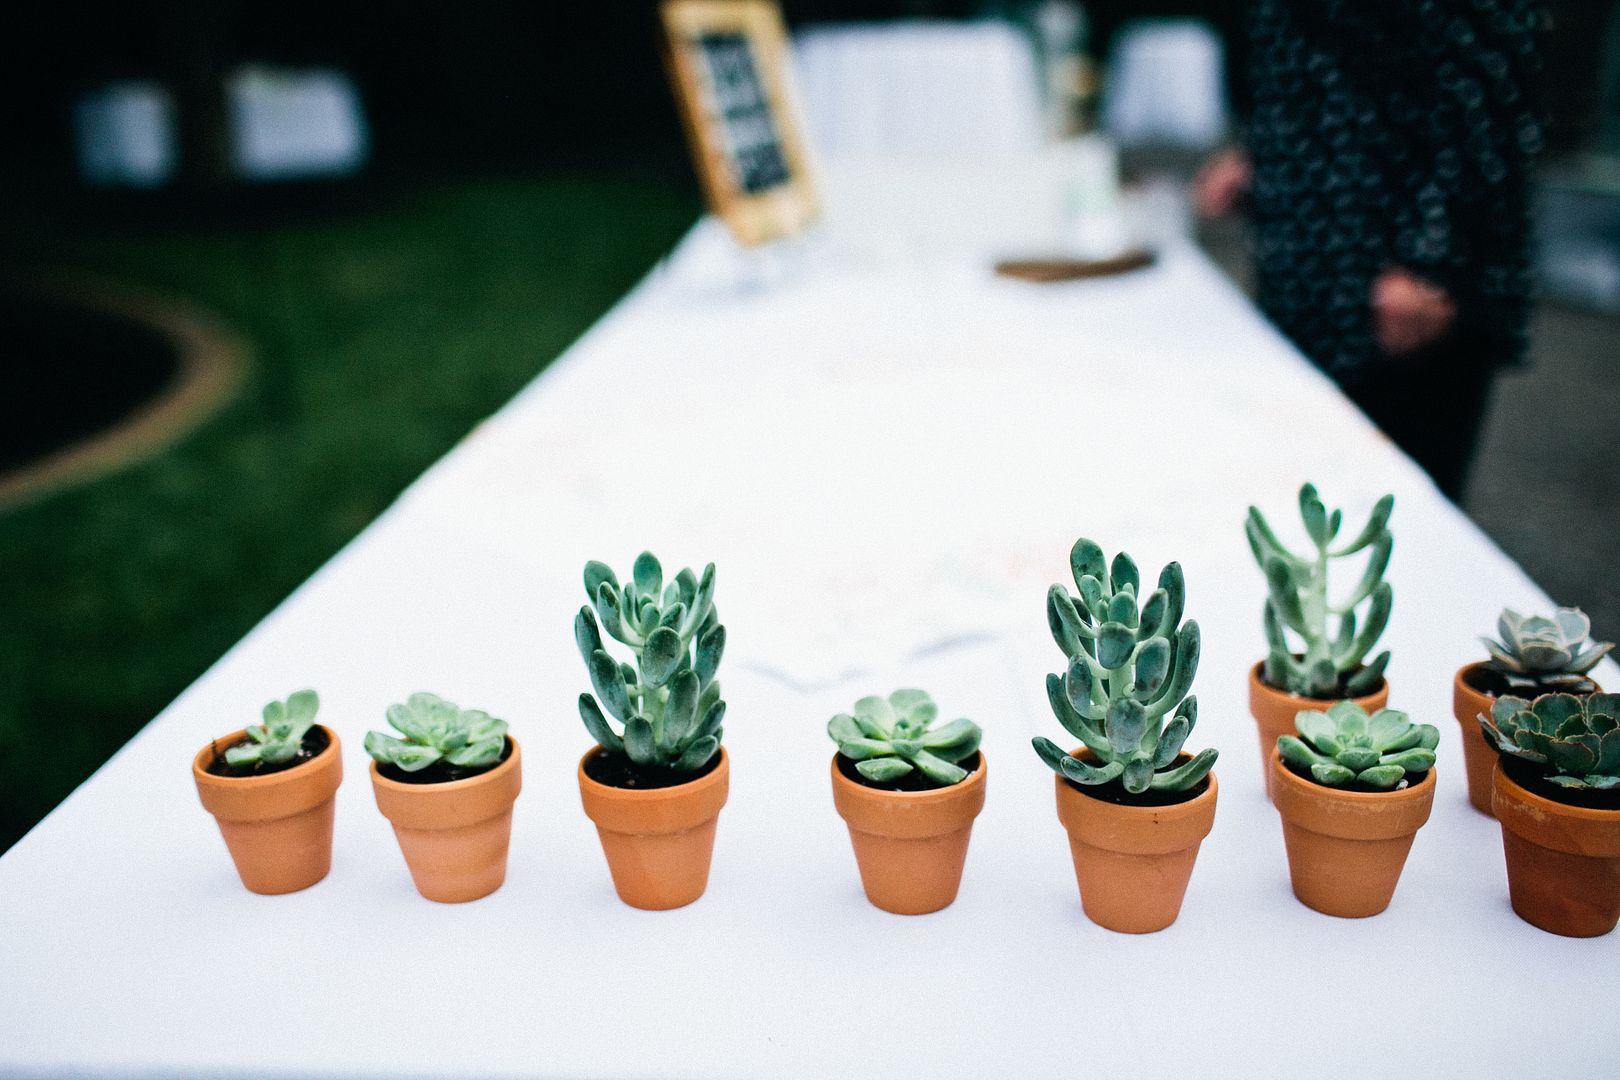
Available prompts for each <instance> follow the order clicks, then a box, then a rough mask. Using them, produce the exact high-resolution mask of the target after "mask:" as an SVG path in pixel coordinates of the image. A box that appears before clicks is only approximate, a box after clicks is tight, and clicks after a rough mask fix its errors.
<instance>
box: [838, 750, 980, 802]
mask: <svg viewBox="0 0 1620 1080" xmlns="http://www.w3.org/2000/svg"><path fill="white" fill-rule="evenodd" d="M974 753H976V754H978V755H979V767H978V768H977V769H974V770H973V771H972V772H970V773H968V774H967V775H966V776H965V777H963V778H962V779H961V780H959V781H957V782H956V783H954V784H946V785H945V786H944V787H937V788H929V789H928V790H927V791H888V790H886V789H884V788H875V787H868V786H867V785H865V784H860V783H856V782H855V781H854V780H851V779H850V778H849V777H847V776H845V775H844V770H842V769H840V768H839V767H838V759H839V758H841V757H843V756H844V755H843V752H842V751H839V750H834V751H833V756H832V774H833V783H835V784H837V785H838V786H840V787H843V788H845V789H846V790H849V791H851V793H853V794H855V795H857V796H866V795H871V796H875V797H877V798H889V797H894V798H897V799H899V800H900V801H901V802H906V803H911V804H913V805H916V804H920V803H928V802H947V801H949V800H950V799H951V798H952V797H953V796H954V797H958V798H959V797H961V796H962V795H963V793H964V792H968V791H971V790H972V789H973V788H975V787H982V786H984V776H985V773H986V772H987V771H988V770H989V768H990V758H989V756H988V755H987V754H985V752H984V751H983V750H975V751H974Z"/></svg>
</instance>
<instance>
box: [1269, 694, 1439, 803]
mask: <svg viewBox="0 0 1620 1080" xmlns="http://www.w3.org/2000/svg"><path fill="white" fill-rule="evenodd" d="M1294 727H1295V728H1296V729H1298V731H1299V735H1298V737H1295V736H1293V735H1283V736H1281V737H1280V738H1279V739H1278V740H1277V751H1278V752H1279V753H1280V754H1281V755H1282V759H1283V760H1284V761H1286V762H1287V763H1288V764H1290V765H1292V766H1294V767H1295V768H1296V769H1299V770H1301V771H1303V772H1307V773H1309V774H1310V775H1311V778H1312V779H1313V780H1315V781H1316V782H1317V783H1318V784H1322V785H1325V786H1327V787H1349V786H1350V785H1351V784H1358V783H1359V784H1365V785H1366V786H1367V787H1370V788H1375V789H1377V790H1379V791H1393V790H1396V789H1398V788H1404V787H1406V786H1407V784H1408V783H1409V781H1408V779H1407V777H1408V776H1409V775H1411V774H1414V773H1426V772H1428V771H1429V770H1430V769H1432V768H1434V749H1435V747H1437V746H1439V745H1440V730H1439V729H1438V728H1436V727H1435V726H1434V725H1433V724H1414V723H1412V721H1411V719H1410V718H1409V717H1408V716H1407V715H1406V714H1405V713H1403V712H1401V711H1399V710H1397V709H1379V710H1378V711H1377V712H1375V713H1373V714H1372V715H1371V716H1368V715H1367V712H1366V710H1365V709H1363V708H1362V707H1361V706H1359V705H1357V704H1356V703H1355V702H1353V701H1340V702H1336V703H1334V705H1333V707H1332V708H1330V709H1328V710H1327V712H1301V713H1300V714H1299V715H1298V716H1297V717H1295V718H1294Z"/></svg>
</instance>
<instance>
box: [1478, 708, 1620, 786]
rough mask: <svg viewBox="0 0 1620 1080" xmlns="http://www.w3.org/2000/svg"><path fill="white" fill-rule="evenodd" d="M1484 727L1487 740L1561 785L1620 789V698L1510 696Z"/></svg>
mask: <svg viewBox="0 0 1620 1080" xmlns="http://www.w3.org/2000/svg"><path fill="white" fill-rule="evenodd" d="M1479 723H1480V727H1481V729H1483V730H1484V732H1485V740H1486V741H1487V742H1489V743H1492V744H1494V745H1495V746H1497V747H1498V748H1499V749H1500V750H1501V751H1502V753H1504V754H1507V755H1509V756H1511V757H1516V758H1519V759H1521V760H1524V761H1528V762H1530V763H1532V764H1534V765H1539V766H1541V767H1542V769H1544V770H1545V771H1546V779H1547V780H1548V781H1550V782H1551V783H1554V784H1557V785H1558V786H1559V787H1566V788H1590V789H1593V790H1598V791H1608V790H1612V789H1615V788H1620V694H1589V695H1587V696H1586V697H1576V696H1575V695H1574V694H1543V695H1541V696H1540V697H1538V698H1536V699H1535V700H1534V701H1529V700H1526V699H1525V698H1522V697H1514V696H1512V695H1508V696H1505V697H1499V698H1497V699H1496V702H1495V703H1494V704H1493V705H1492V706H1491V714H1490V715H1489V716H1484V715H1481V716H1480V718H1479Z"/></svg>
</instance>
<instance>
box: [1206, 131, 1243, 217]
mask: <svg viewBox="0 0 1620 1080" xmlns="http://www.w3.org/2000/svg"><path fill="white" fill-rule="evenodd" d="M1253 173H1254V170H1253V168H1252V167H1251V166H1250V165H1249V158H1248V155H1247V154H1245V153H1244V152H1243V151H1242V150H1238V149H1235V148H1232V149H1227V150H1222V151H1220V152H1218V153H1216V154H1214V155H1213V156H1211V157H1210V159H1209V160H1208V161H1206V162H1204V164H1203V167H1202V168H1200V169H1199V170H1198V175H1197V176H1195V177H1193V189H1192V194H1193V206H1194V207H1196V208H1197V210H1198V213H1199V216H1201V217H1206V218H1217V217H1225V216H1226V215H1227V214H1230V213H1231V212H1232V211H1234V210H1236V209H1237V206H1238V203H1239V202H1241V201H1242V200H1243V196H1244V195H1245V194H1247V193H1248V190H1249V181H1250V179H1251V178H1252V176H1253Z"/></svg>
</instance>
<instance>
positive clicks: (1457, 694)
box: [1451, 663, 1496, 815]
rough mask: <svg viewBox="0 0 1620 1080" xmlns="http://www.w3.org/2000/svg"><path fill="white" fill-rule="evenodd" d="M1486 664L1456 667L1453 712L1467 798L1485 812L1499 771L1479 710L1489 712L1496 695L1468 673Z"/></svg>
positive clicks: (1489, 808) (1453, 685) (1453, 680)
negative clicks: (1472, 682)
mask: <svg viewBox="0 0 1620 1080" xmlns="http://www.w3.org/2000/svg"><path fill="white" fill-rule="evenodd" d="M1484 667H1485V665H1484V664H1482V663H1481V664H1466V665H1464V666H1463V667H1460V668H1458V669H1457V675H1456V677H1455V678H1453V679H1452V681H1451V712H1452V715H1454V716H1455V717H1456V718H1457V723H1459V724H1461V725H1462V748H1463V765H1464V766H1466V767H1467V769H1468V801H1469V802H1471V803H1473V804H1474V809H1475V810H1478V811H1479V812H1480V813H1482V814H1487V815H1489V814H1491V812H1492V811H1491V785H1492V780H1491V778H1492V776H1493V775H1494V774H1495V773H1496V748H1495V747H1493V746H1491V744H1490V743H1488V742H1486V741H1485V733H1484V732H1483V731H1481V730H1479V714H1480V713H1485V714H1486V715H1489V714H1490V711H1491V705H1492V704H1494V703H1495V701H1496V698H1495V696H1494V695H1492V694H1486V693H1482V692H1481V691H1478V690H1475V689H1474V688H1473V687H1472V686H1469V685H1468V682H1467V677H1468V676H1469V675H1470V674H1472V673H1474V672H1476V671H1479V670H1482V669H1483V668H1484Z"/></svg>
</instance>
